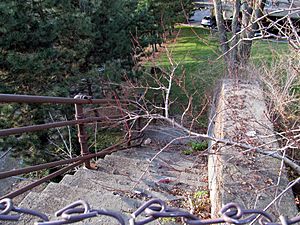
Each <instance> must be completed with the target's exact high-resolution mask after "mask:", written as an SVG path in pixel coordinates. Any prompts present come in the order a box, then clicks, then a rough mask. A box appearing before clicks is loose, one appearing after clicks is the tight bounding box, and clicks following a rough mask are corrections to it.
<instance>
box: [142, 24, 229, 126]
mask: <svg viewBox="0 0 300 225" xmlns="http://www.w3.org/2000/svg"><path fill="white" fill-rule="evenodd" d="M173 38H174V39H170V41H169V43H168V44H167V46H168V50H169V52H170V55H171V57H172V59H173V60H174V62H176V63H178V64H179V67H178V69H177V70H176V77H177V78H180V77H182V75H183V74H184V75H185V79H184V82H185V88H186V89H187V90H188V92H189V93H190V94H192V93H196V94H194V96H193V103H194V110H195V111H196V112H197V111H200V110H201V109H202V106H203V105H204V104H205V102H206V101H205V99H207V98H206V97H208V96H210V95H211V93H212V90H213V88H214V86H215V85H214V84H215V82H216V81H217V80H218V79H219V78H221V76H222V74H224V65H223V60H222V59H219V60H217V58H218V56H219V55H220V52H219V51H218V40H217V38H216V36H215V34H213V33H211V31H210V30H207V29H201V28H190V27H184V26H180V27H177V39H176V37H173ZM175 39H176V40H175ZM147 66H149V67H150V66H154V65H152V64H151V63H148V64H147ZM155 66H156V67H161V68H163V69H165V70H166V71H167V72H169V71H170V70H171V66H170V62H169V59H168V57H167V54H166V52H163V53H161V54H160V56H159V57H158V58H156V59H155ZM184 82H182V84H183V83H184ZM171 98H172V100H174V101H175V102H174V104H173V106H172V107H171V113H172V114H179V113H181V112H183V110H184V109H185V107H186V105H187V103H188V100H187V98H186V95H185V94H184V92H183V91H182V88H180V87H178V86H177V85H175V84H174V85H173V88H172V92H171ZM204 114H205V113H204ZM201 120H203V121H202V122H203V123H206V114H205V115H204V116H203V117H202V118H201V119H200V121H201Z"/></svg>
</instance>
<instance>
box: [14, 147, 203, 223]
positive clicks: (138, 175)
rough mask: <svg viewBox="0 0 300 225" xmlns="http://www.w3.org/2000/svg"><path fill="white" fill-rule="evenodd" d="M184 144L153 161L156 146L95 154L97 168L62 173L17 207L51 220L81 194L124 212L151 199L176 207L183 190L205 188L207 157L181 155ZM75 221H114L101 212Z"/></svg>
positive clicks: (94, 202) (28, 220) (98, 205)
mask: <svg viewBox="0 0 300 225" xmlns="http://www.w3.org/2000/svg"><path fill="white" fill-rule="evenodd" d="M182 147H183V146H182ZM177 148H178V147H177ZM183 149H184V147H183ZM183 149H182V148H181V149H180V148H179V149H177V150H176V149H174V148H170V149H166V150H165V151H163V152H161V153H160V154H159V155H158V156H157V157H156V158H155V159H154V160H153V161H152V162H150V160H151V158H153V156H155V155H156V154H157V153H158V151H159V149H158V148H157V147H150V146H147V147H141V148H132V149H127V150H122V151H119V152H115V153H113V154H112V155H107V156H106V157H105V158H104V159H99V160H98V161H97V166H98V169H97V170H87V169H85V168H80V169H79V170H78V171H77V172H76V173H75V174H74V175H65V176H64V178H63V179H62V180H61V181H60V182H59V183H49V184H48V186H47V187H46V188H45V189H44V191H43V192H42V193H35V192H31V193H29V194H28V195H27V196H26V197H25V198H24V200H23V201H22V202H21V203H20V205H19V206H20V207H23V208H29V209H34V210H38V211H39V212H43V213H45V214H47V215H49V217H50V218H51V219H57V218H55V217H54V213H55V212H56V211H57V210H59V209H61V208H63V207H64V206H66V205H68V204H70V203H72V202H74V201H76V200H80V199H81V200H85V201H87V202H88V203H89V204H90V206H91V208H92V209H103V208H105V209H110V210H114V211H119V212H121V213H122V214H124V216H125V217H128V215H129V214H130V213H132V212H133V211H135V210H136V209H137V208H138V207H139V206H140V205H141V204H142V203H143V202H145V201H147V200H149V199H151V198H160V199H162V200H164V201H167V202H168V203H169V204H170V205H174V204H175V203H176V206H178V202H184V201H186V199H185V197H184V196H186V195H185V194H186V193H187V192H189V193H195V192H197V191H201V190H207V189H208V187H207V186H208V184H207V159H206V157H204V156H202V157H201V156H197V157H196V156H195V155H193V156H192V155H189V156H187V155H183V154H182V153H181V150H183ZM179 205H180V204H179ZM126 215H127V216H126ZM35 221H36V218H32V217H30V216H23V217H22V220H21V221H20V222H18V223H16V224H33V223H34V222H35ZM76 224H118V223H117V221H116V220H114V219H110V218H109V217H103V216H100V217H97V218H93V219H88V220H85V221H83V222H78V223H76ZM152 224H160V223H159V222H158V221H156V222H152ZM165 224H166V223H165ZM167 224H180V223H175V222H168V223H167Z"/></svg>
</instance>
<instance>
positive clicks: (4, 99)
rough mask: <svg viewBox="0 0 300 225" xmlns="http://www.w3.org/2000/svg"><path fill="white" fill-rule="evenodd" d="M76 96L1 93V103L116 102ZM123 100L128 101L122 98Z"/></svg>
mask: <svg viewBox="0 0 300 225" xmlns="http://www.w3.org/2000/svg"><path fill="white" fill-rule="evenodd" d="M76 96H78V98H63V97H48V96H33V95H13V94H0V103H13V102H14V103H52V104H105V103H114V102H115V100H113V99H92V98H91V97H90V96H85V95H76ZM76 96H75V97H76ZM122 102H128V101H123V100H122Z"/></svg>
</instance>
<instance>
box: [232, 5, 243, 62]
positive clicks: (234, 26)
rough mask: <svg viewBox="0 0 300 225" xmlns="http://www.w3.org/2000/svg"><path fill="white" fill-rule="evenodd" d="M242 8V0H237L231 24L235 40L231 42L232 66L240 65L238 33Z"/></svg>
mask: <svg viewBox="0 0 300 225" xmlns="http://www.w3.org/2000/svg"><path fill="white" fill-rule="evenodd" d="M240 9H241V2H240V0H236V1H235V4H234V8H233V18H232V24H231V30H232V34H233V35H234V36H233V40H232V43H231V48H232V50H231V62H232V66H233V67H234V68H236V67H238V46H237V44H238V41H239V35H238V34H237V32H238V30H239V29H238V28H239V15H240Z"/></svg>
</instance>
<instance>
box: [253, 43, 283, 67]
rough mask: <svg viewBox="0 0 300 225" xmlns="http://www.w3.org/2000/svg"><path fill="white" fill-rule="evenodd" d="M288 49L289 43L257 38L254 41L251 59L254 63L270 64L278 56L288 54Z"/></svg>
mask: <svg viewBox="0 0 300 225" xmlns="http://www.w3.org/2000/svg"><path fill="white" fill-rule="evenodd" d="M288 49H289V48H288V43H284V42H275V41H272V40H257V41H254V42H253V47H252V52H251V60H252V62H253V63H254V64H257V63H258V64H261V63H266V64H270V63H271V62H272V60H274V59H276V58H277V57H278V56H280V55H283V54H288Z"/></svg>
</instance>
